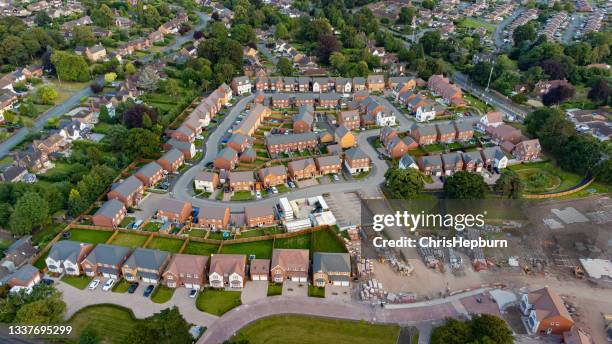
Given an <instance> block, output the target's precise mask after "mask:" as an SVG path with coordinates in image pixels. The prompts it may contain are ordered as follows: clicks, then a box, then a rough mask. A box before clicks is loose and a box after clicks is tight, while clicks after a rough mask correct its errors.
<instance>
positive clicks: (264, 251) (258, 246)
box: [221, 240, 272, 259]
mask: <svg viewBox="0 0 612 344" xmlns="http://www.w3.org/2000/svg"><path fill="white" fill-rule="evenodd" d="M221 253H227V254H246V255H250V254H254V255H255V257H256V258H259V259H270V258H272V240H263V241H254V242H245V243H240V244H230V245H223V247H221Z"/></svg>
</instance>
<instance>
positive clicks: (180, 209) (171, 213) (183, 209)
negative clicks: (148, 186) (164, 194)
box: [157, 198, 193, 223]
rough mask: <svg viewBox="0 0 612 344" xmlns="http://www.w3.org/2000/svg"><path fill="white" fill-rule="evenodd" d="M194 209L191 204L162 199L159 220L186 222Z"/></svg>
mask: <svg viewBox="0 0 612 344" xmlns="http://www.w3.org/2000/svg"><path fill="white" fill-rule="evenodd" d="M192 210H193V207H192V205H191V203H189V202H183V201H179V200H177V199H174V198H162V199H161V200H160V201H159V203H158V205H157V218H158V219H162V220H163V221H172V222H179V223H183V222H185V221H186V220H187V219H188V218H189V216H191V211H192Z"/></svg>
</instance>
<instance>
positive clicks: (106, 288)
mask: <svg viewBox="0 0 612 344" xmlns="http://www.w3.org/2000/svg"><path fill="white" fill-rule="evenodd" d="M113 285H115V279H114V278H111V279H109V280H108V281H106V283H104V286H103V287H102V290H103V291H109V290H111V288H112V287H113Z"/></svg>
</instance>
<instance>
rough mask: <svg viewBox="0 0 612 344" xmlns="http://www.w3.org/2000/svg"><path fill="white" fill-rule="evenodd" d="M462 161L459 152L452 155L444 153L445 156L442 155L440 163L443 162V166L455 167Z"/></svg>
mask: <svg viewBox="0 0 612 344" xmlns="http://www.w3.org/2000/svg"><path fill="white" fill-rule="evenodd" d="M461 161H462V157H461V153H459V152H452V153H446V154H442V162H444V164H445V165H447V164H448V165H455V164H457V163H458V162H461Z"/></svg>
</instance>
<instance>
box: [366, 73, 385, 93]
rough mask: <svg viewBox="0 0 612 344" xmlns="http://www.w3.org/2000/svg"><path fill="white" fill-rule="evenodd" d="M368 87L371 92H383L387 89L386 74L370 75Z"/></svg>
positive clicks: (367, 82) (367, 80) (367, 81)
mask: <svg viewBox="0 0 612 344" xmlns="http://www.w3.org/2000/svg"><path fill="white" fill-rule="evenodd" d="M366 87H367V89H368V91H370V92H382V91H383V90H384V89H385V76H384V75H368V78H367V79H366Z"/></svg>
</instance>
